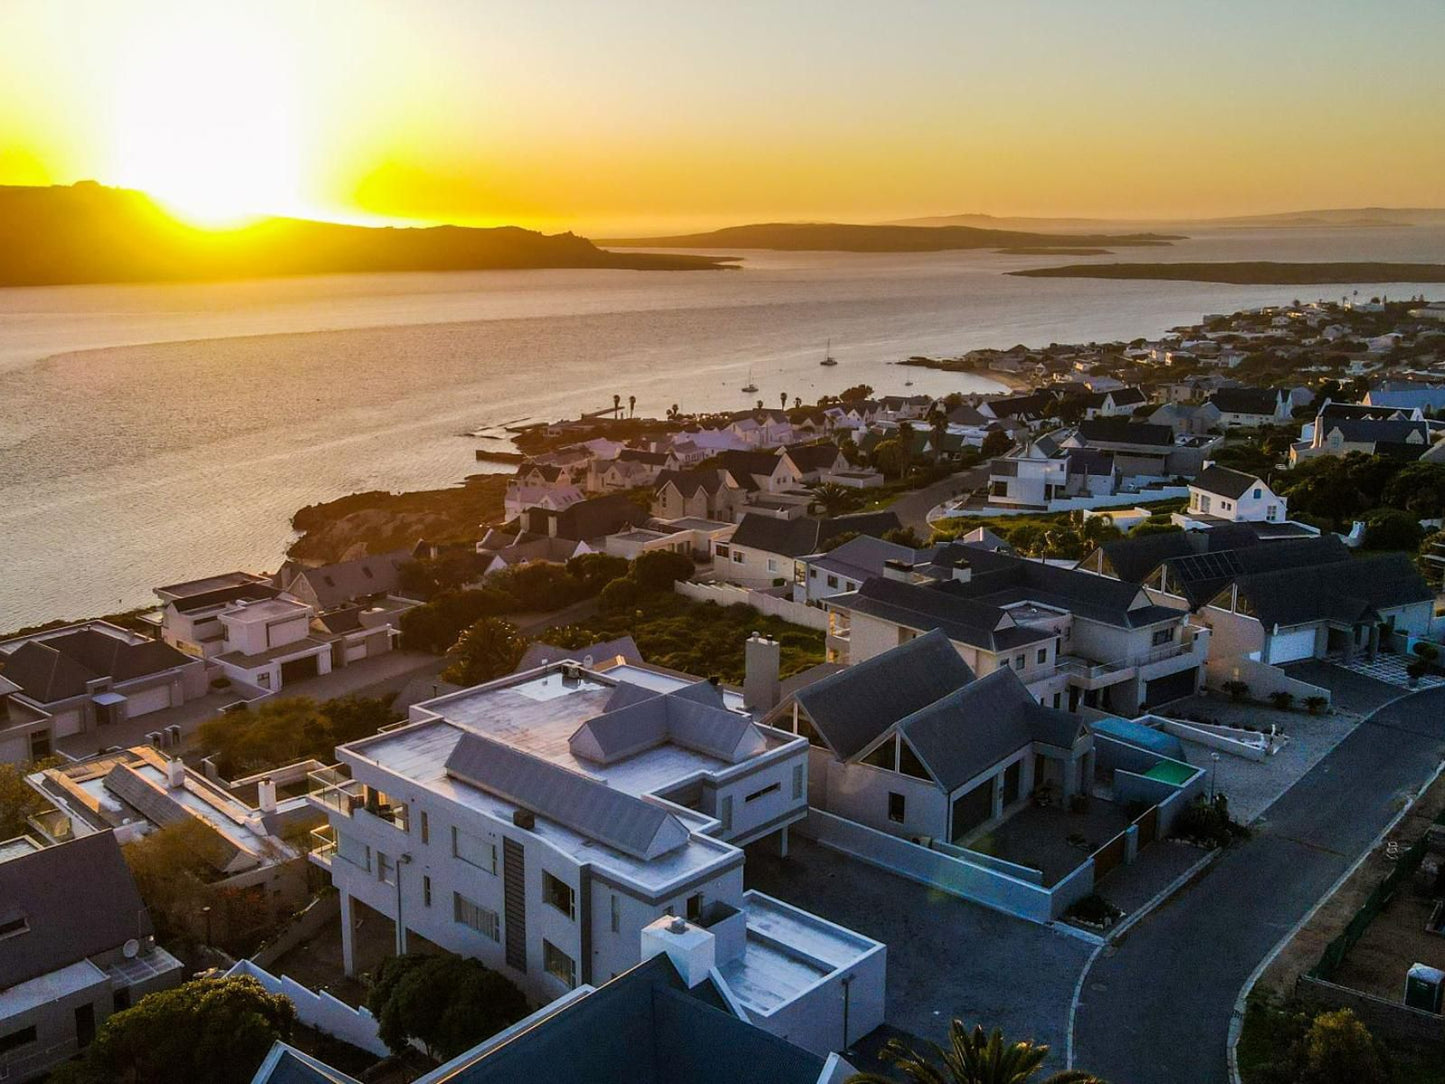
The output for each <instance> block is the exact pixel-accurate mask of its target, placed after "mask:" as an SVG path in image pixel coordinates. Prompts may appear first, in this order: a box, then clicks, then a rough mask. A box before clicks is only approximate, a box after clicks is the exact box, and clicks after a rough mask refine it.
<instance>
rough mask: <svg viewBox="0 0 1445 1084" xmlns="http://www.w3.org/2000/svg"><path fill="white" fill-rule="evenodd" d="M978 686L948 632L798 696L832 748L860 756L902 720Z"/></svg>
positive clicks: (840, 674) (889, 653) (855, 668)
mask: <svg viewBox="0 0 1445 1084" xmlns="http://www.w3.org/2000/svg"><path fill="white" fill-rule="evenodd" d="M972 680H973V670H972V669H971V668H970V667H969V665H968V663H966V662H964V661H963V659H962V657H961V656H960V655H959V654H958V652H957V651H956V650H955V649H954V646H953V645H952V644H951V643H949V640H948V637H947V636H946V635H944V634H943V633H942V632H930V633H927V634H926V635H923V636H919V637H917V638H916V639H914V640H910V641H909V642H908V643H906V644H901V645H899V646H898V647H896V648H894V649H893V650H891V651H886V652H884V653H883V654H881V655H875V656H874V657H873V658H871V659H865V660H864V661H863V662H860V663H857V664H855V665H853V666H849V667H847V668H846V669H844V670H841V671H839V672H838V673H836V674H834V675H832V676H831V677H825V678H823V679H822V680H820V681H815V682H813V683H812V684H811V685H808V686H806V687H804V688H802V689H799V690H798V691H797V692H796V693H794V694H793V696H794V699H795V700H796V701H797V702H798V704H799V705H801V706H802V708H803V710H804V711H806V712H807V713H808V718H809V719H811V720H812V721H813V725H814V727H815V728H816V729H817V731H818V734H819V735H820V736H821V737H822V739H823V740H824V741H825V742H827V743H828V746H829V748H831V749H832V750H833V752H834V753H836V754H837V755H838V757H839V758H840V759H842V760H848V759H850V758H851V757H853V756H856V755H857V754H858V753H859V752H860V751H862V750H863V749H865V748H867V747H868V746H869V745H871V744H872V743H873V742H874V741H875V740H876V739H877V738H878V737H879V736H880V735H881V734H882V733H883V732H884V731H886V730H887V729H888V728H889V727H890V726H892V725H893V724H894V723H896V722H898V721H899V720H900V719H904V718H906V717H908V716H909V715H912V714H913V713H914V712H917V711H921V710H922V709H923V708H925V707H927V706H928V705H929V704H932V703H935V702H936V701H938V700H941V699H942V698H943V697H945V696H947V695H948V694H949V693H951V692H954V691H956V690H958V689H960V688H962V687H963V686H964V685H966V684H968V683H969V682H970V681H972Z"/></svg>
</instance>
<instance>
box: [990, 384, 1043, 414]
mask: <svg viewBox="0 0 1445 1084" xmlns="http://www.w3.org/2000/svg"><path fill="white" fill-rule="evenodd" d="M987 405H988V408H989V409H990V410H991V411H993V414H994V417H996V418H1004V417H1009V418H1046V417H1048V416H1049V415H1050V414H1051V413H1053V411H1054V408H1055V406H1056V405H1057V402H1056V400H1055V398H1054V396H1053V393H1052V392H1046V391H1036V392H1032V393H1030V394H1028V395H1011V396H1006V397H1005V398H1002V399H990V400H988V401H987Z"/></svg>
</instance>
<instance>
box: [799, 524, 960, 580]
mask: <svg viewBox="0 0 1445 1084" xmlns="http://www.w3.org/2000/svg"><path fill="white" fill-rule="evenodd" d="M930 556H931V555H930V553H929V551H927V550H915V549H913V548H912V547H911V546H901V545H899V544H898V543H897V542H885V541H883V539H881V538H873V537H872V536H871V535H866V534H860V535H859V536H858V537H857V538H850V539H849V540H848V541H847V542H844V543H843V544H842V545H841V546H837V547H835V548H833V549H831V550H829V551H828V552H827V553H825V554H823V555H822V556H821V557H815V558H813V560H812V561H810V562H809V564H811V565H813V566H814V567H816V568H820V569H823V570H824V571H826V572H835V573H838V574H840V575H844V576H850V577H852V578H853V579H854V580H856V581H857V582H859V583H862V582H863V581H864V580H866V579H868V578H869V577H870V576H881V575H883V566H884V564H885V563H886V562H888V561H904V562H906V563H907V564H910V565H911V564H915V563H917V562H918V561H920V560H927V559H929V557H930Z"/></svg>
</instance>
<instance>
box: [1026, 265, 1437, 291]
mask: <svg viewBox="0 0 1445 1084" xmlns="http://www.w3.org/2000/svg"><path fill="white" fill-rule="evenodd" d="M1006 273H1007V274H1010V275H1019V276H1022V277H1024V278H1045V279H1047V278H1060V279H1162V280H1168V281H1173V282H1227V283H1236V284H1239V285H1245V286H1271V285H1279V286H1322V285H1326V284H1329V283H1336V282H1372V283H1373V282H1445V264H1439V263H1273V262H1270V261H1245V262H1238V263H1225V262H1220V263H1094V264H1090V263H1074V264H1066V265H1064V266H1062V267H1033V268H1029V269H1028V270H1026V271H1009V272H1006Z"/></svg>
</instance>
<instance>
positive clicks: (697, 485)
mask: <svg viewBox="0 0 1445 1084" xmlns="http://www.w3.org/2000/svg"><path fill="white" fill-rule="evenodd" d="M669 483H671V484H672V485H674V486H676V487H677V491H678V492H679V493H681V494H682V495H683V496H684V497H691V496H692V495H693V494H694V493H696V492H697V491H698V490H702V491H703V492H704V493H716V492H717V491H718V490H720V489H721V488H722V487H723V480H722V474H721V472H719V471H717V470H711V469H708V468H702V469H699V470H665V471H663V472H662V473H661V474H659V475H658V476H657V484H656V486H655V487H654V488H655V490H656V491H657V492H661V491H662V489H663V487H665V486H667V485H668V484H669Z"/></svg>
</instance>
